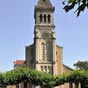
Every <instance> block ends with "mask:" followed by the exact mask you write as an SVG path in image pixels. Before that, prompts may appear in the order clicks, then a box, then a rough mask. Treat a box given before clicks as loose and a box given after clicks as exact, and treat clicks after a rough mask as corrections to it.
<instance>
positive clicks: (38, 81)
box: [0, 67, 88, 88]
mask: <svg viewBox="0 0 88 88" xmlns="http://www.w3.org/2000/svg"><path fill="white" fill-rule="evenodd" d="M85 80H88V70H87V71H86V70H74V71H72V72H69V73H67V74H62V75H59V76H53V75H51V74H47V73H42V72H39V71H36V70H34V69H30V68H28V67H22V68H17V69H14V70H12V71H9V72H6V73H0V84H2V85H6V86H7V85H14V84H18V83H20V82H26V83H27V82H28V83H31V84H34V85H40V86H42V87H46V88H52V87H55V86H59V85H61V84H64V83H68V82H74V83H79V82H81V83H82V82H83V81H85Z"/></svg>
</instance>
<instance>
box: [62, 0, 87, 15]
mask: <svg viewBox="0 0 88 88" xmlns="http://www.w3.org/2000/svg"><path fill="white" fill-rule="evenodd" d="M63 5H64V10H65V11H66V12H69V11H70V10H72V9H74V7H75V8H76V10H75V12H77V16H79V15H80V13H81V12H82V11H84V10H85V9H86V8H88V0H65V1H63ZM75 12H74V13H75Z"/></svg>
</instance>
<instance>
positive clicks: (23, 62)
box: [14, 60, 25, 65]
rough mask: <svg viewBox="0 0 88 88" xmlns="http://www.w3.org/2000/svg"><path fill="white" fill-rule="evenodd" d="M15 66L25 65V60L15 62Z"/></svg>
mask: <svg viewBox="0 0 88 88" xmlns="http://www.w3.org/2000/svg"><path fill="white" fill-rule="evenodd" d="M14 64H19V65H21V64H25V60H16V61H15V62H14Z"/></svg>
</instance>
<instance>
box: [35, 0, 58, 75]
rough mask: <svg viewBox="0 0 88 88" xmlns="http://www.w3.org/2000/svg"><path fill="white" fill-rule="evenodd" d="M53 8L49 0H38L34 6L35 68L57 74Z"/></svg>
mask: <svg viewBox="0 0 88 88" xmlns="http://www.w3.org/2000/svg"><path fill="white" fill-rule="evenodd" d="M54 10H55V8H54V7H53V6H52V4H51V2H50V0H39V1H38V3H37V5H36V6H35V12H34V18H35V27H34V46H35V50H34V51H35V55H34V60H35V69H36V70H39V71H43V72H47V73H51V74H53V75H55V74H57V65H56V33H55V25H54Z"/></svg>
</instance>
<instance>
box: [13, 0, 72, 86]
mask: <svg viewBox="0 0 88 88" xmlns="http://www.w3.org/2000/svg"><path fill="white" fill-rule="evenodd" d="M54 11H55V7H54V6H53V5H52V4H51V1H50V0H38V2H37V5H36V6H35V9H34V19H35V24H34V43H33V44H32V45H28V46H26V48H25V52H26V53H25V60H16V61H15V62H14V68H17V67H20V66H29V67H32V68H34V69H36V70H38V71H42V72H47V73H50V74H52V75H61V74H62V73H68V72H69V71H72V69H71V68H70V67H68V66H66V65H64V64H63V60H62V54H63V47H61V46H59V45H57V44H56V31H55V24H54ZM22 85H23V84H18V86H16V87H14V88H25V86H24V87H22ZM26 88H40V87H35V86H31V87H29V86H28V85H27V87H26ZM57 88H74V84H72V83H66V84H64V85H61V86H58V87H57Z"/></svg>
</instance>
